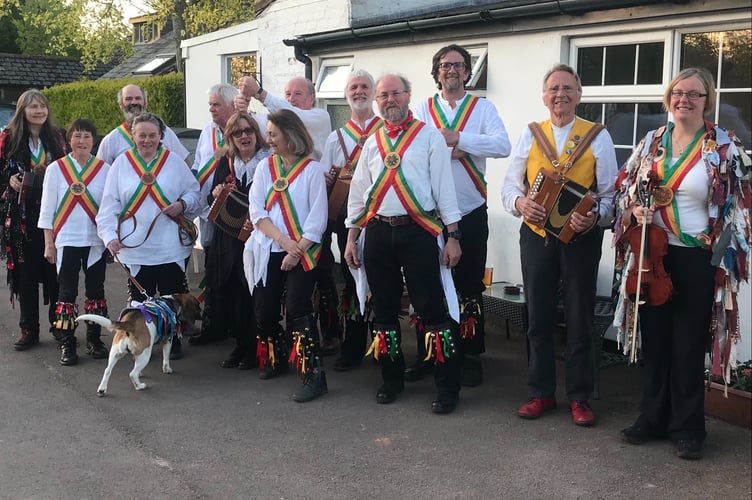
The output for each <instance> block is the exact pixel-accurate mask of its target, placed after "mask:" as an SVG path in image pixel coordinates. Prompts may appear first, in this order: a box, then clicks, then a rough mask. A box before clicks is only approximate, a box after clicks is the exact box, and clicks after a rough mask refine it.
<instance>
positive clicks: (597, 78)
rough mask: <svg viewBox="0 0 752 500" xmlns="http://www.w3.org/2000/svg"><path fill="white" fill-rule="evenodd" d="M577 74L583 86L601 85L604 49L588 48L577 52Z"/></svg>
mask: <svg viewBox="0 0 752 500" xmlns="http://www.w3.org/2000/svg"><path fill="white" fill-rule="evenodd" d="M577 73H578V74H579V75H580V80H582V84H583V85H601V83H602V82H601V74H602V73H603V47H588V48H582V49H579V50H578V51H577Z"/></svg>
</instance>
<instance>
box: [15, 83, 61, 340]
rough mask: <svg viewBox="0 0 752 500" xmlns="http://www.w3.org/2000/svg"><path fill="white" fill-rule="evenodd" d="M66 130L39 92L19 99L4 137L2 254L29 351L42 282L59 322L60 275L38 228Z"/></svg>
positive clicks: (52, 314) (34, 336) (35, 337)
mask: <svg viewBox="0 0 752 500" xmlns="http://www.w3.org/2000/svg"><path fill="white" fill-rule="evenodd" d="M66 153H67V147H66V144H65V135H64V132H63V131H62V130H60V129H58V128H57V127H55V126H54V125H53V123H52V117H51V115H50V110H49V101H48V100H47V97H45V96H44V94H42V93H41V92H40V91H38V90H36V89H31V90H27V91H26V92H24V93H23V94H21V97H19V98H18V103H17V104H16V113H15V114H14V115H13V118H11V120H10V122H9V123H8V126H7V127H6V128H5V130H4V131H3V132H2V134H0V192H2V197H0V212H1V213H2V225H0V255H2V256H3V257H5V259H6V262H7V267H8V287H9V288H10V293H11V303H15V300H16V299H17V300H18V304H19V309H20V317H19V321H18V326H20V327H21V335H20V336H19V337H18V340H16V342H15V343H14V344H13V346H14V348H15V349H16V350H17V351H23V350H26V349H29V348H30V347H32V346H34V345H36V344H38V343H39V284H40V283H42V289H43V295H44V303H45V304H49V309H48V315H49V321H50V323H54V321H55V302H56V301H57V291H58V288H57V277H56V275H55V266H54V265H52V264H50V263H49V262H47V261H46V260H45V258H44V234H43V232H42V230H41V229H39V228H38V227H37V222H38V219H39V211H40V207H41V202H42V184H43V179H44V174H45V171H46V170H47V165H49V164H50V163H52V162H53V161H55V160H57V159H58V158H61V157H63V156H65V154H66Z"/></svg>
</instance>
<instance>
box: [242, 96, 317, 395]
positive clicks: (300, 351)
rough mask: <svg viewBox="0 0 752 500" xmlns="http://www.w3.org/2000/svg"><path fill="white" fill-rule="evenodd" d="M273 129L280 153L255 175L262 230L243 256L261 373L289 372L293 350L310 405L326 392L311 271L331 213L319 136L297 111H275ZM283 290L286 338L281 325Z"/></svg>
mask: <svg viewBox="0 0 752 500" xmlns="http://www.w3.org/2000/svg"><path fill="white" fill-rule="evenodd" d="M266 133H267V141H268V142H269V147H270V148H271V150H272V153H273V155H272V156H270V157H269V158H268V159H267V161H264V162H261V164H260V165H259V166H258V168H256V174H255V175H254V178H253V185H252V186H251V192H250V213H251V221H252V222H253V226H254V228H255V230H254V231H253V233H252V234H251V237H250V238H249V240H248V242H247V244H246V248H247V249H248V250H247V251H246V252H245V255H244V257H245V259H246V261H245V262H244V265H245V272H246V276H247V279H248V284H249V285H252V286H255V289H254V292H253V293H254V295H255V300H256V318H257V321H258V337H257V353H258V358H259V365H260V369H261V371H260V373H259V377H260V378H261V379H269V378H273V377H275V376H277V375H279V374H281V373H282V372H284V371H286V370H287V362H288V355H289V361H290V364H291V365H292V366H293V367H294V368H295V369H296V370H297V371H298V372H300V374H301V375H302V377H303V387H301V388H300V389H298V391H296V392H295V394H293V399H294V400H295V401H298V402H306V401H311V400H312V399H314V398H316V397H318V396H320V395H322V394H326V392H327V385H326V376H325V374H324V370H323V365H322V360H321V356H320V353H319V332H318V328H317V326H316V321H315V320H314V318H313V304H312V303H311V294H312V293H313V287H314V284H315V282H316V273H315V272H312V271H313V270H314V269H315V267H316V265H317V264H318V259H319V255H320V254H321V239H322V234H323V233H324V230H325V229H326V223H327V216H328V201H327V197H326V185H325V181H324V175H323V174H322V169H321V166H320V165H319V163H318V162H316V161H314V160H313V159H311V157H310V155H311V152H312V151H313V140H312V139H311V136H310V135H309V134H308V132H307V131H306V128H305V126H304V125H303V122H302V121H301V120H300V118H298V116H297V115H296V114H295V113H293V112H292V111H289V110H281V111H277V112H276V113H271V114H270V115H269V116H268V121H267V124H266ZM283 292H284V293H285V304H284V308H285V319H286V322H287V335H285V331H284V330H283V329H282V327H281V326H280V324H279V321H280V319H281V318H280V307H279V306H280V301H281V298H282V294H283ZM290 336H291V337H292V345H290V343H289V341H288V339H289V337H290Z"/></svg>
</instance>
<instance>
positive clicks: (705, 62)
mask: <svg viewBox="0 0 752 500" xmlns="http://www.w3.org/2000/svg"><path fill="white" fill-rule="evenodd" d="M719 36H720V35H719V34H718V33H690V34H687V35H682V55H681V59H680V60H681V69H684V68H693V67H694V68H705V69H707V70H708V71H710V74H711V75H713V76H714V77H715V76H716V75H717V74H718V38H719Z"/></svg>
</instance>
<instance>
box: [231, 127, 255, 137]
mask: <svg viewBox="0 0 752 500" xmlns="http://www.w3.org/2000/svg"><path fill="white" fill-rule="evenodd" d="M244 135H247V136H248V137H251V136H253V129H252V128H251V127H247V128H244V129H242V130H236V131H235V132H233V133H232V136H233V137H234V138H235V139H240V138H241V137H243V136H244Z"/></svg>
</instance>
